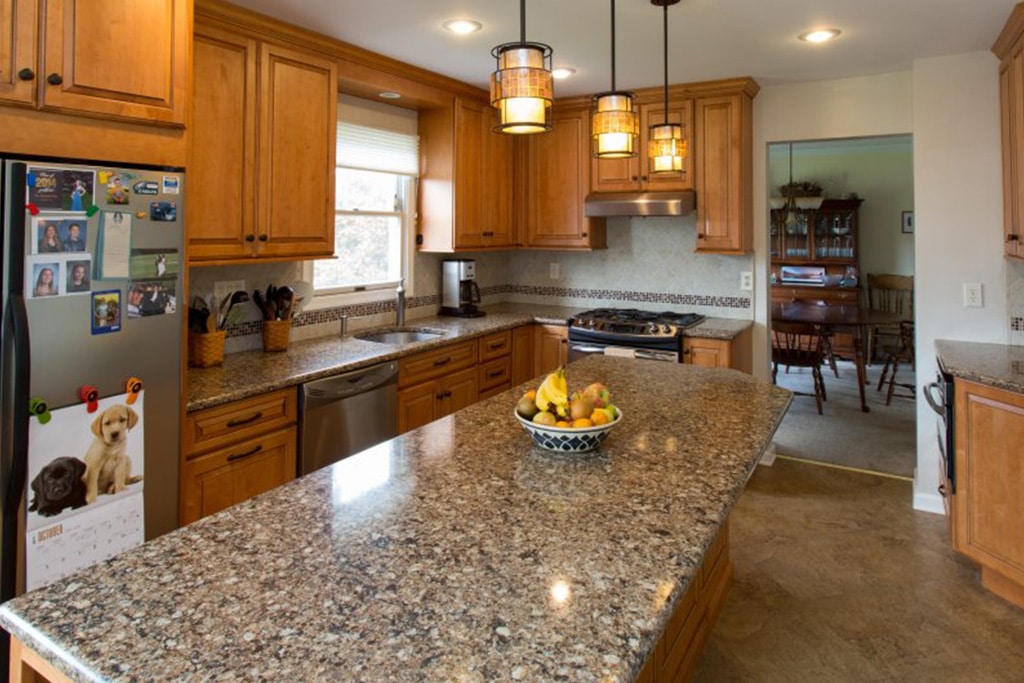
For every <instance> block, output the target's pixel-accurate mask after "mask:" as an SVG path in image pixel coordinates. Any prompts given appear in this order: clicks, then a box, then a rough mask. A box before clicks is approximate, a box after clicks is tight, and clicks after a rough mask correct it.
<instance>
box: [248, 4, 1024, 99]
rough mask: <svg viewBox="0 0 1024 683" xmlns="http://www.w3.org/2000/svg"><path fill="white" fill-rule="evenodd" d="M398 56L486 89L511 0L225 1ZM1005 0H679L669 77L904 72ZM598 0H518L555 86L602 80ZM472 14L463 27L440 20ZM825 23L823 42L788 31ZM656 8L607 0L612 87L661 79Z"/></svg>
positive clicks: (559, 90) (590, 88) (603, 23)
mask: <svg viewBox="0 0 1024 683" xmlns="http://www.w3.org/2000/svg"><path fill="white" fill-rule="evenodd" d="M232 1H233V2H234V3H235V4H238V5H241V6H243V7H247V8H249V9H252V10H255V11H258V12H261V13H264V14H268V15H270V16H273V17H276V18H278V19H281V20H283V21H285V22H288V23H291V24H295V25H298V26H302V27H305V28H308V29H311V30H314V31H317V32H319V33H323V34H327V35H329V36H332V37H334V38H338V39H340V40H343V41H346V42H349V43H353V44H355V45H358V46H360V47H364V48H367V49H369V50H372V51H374V52H378V53H381V54H384V55H387V56H389V57H393V58H395V59H398V60H400V61H403V62H408V63H410V64H415V65H417V66H420V67H424V68H426V69H429V70H431V71H436V72H438V73H441V74H444V75H447V76H451V77H452V78H455V79H458V80H460V81H464V82H466V83H470V84H472V85H475V86H478V87H480V88H486V87H487V83H488V78H489V76H490V73H491V72H492V71H493V70H494V66H495V65H494V59H493V58H492V57H491V55H490V51H491V48H493V47H494V46H495V45H498V44H501V43H507V42H515V41H517V40H519V3H518V2H516V1H515V0H373V1H372V2H368V1H367V0H359V1H358V2H356V0H232ZM1016 3H1017V0H814V1H813V2H811V1H810V0H771V1H766V0H681V1H680V2H679V3H678V4H676V5H674V6H672V7H670V8H669V11H668V22H669V81H670V82H671V83H687V82H695V81H704V80H712V79H718V78H732V77H736V76H752V77H753V78H754V79H755V80H756V81H757V82H758V83H760V84H761V85H762V86H766V85H777V84H783V83H793V82H801V81H811V80H821V79H832V78H843V77H849V76H861V75H870V74H878V73H887V72H892V71H901V70H906V69H909V68H910V66H911V63H912V61H913V60H914V59H916V58H922V57H937V56H942V55H950V54H958V53H962V52H973V51H986V50H988V49H989V48H990V47H991V46H992V43H993V41H994V40H995V38H996V36H997V35H998V33H999V31H1000V29H1001V28H1002V26H1003V23H1004V22H1005V21H1006V18H1007V17H1008V16H1009V14H1010V11H1011V10H1012V8H1013V6H1014V5H1015V4H1016ZM610 15H611V10H610V2H608V1H606V0H528V2H527V3H526V39H527V40H528V41H535V42H543V43H547V44H549V45H551V47H552V48H553V50H554V65H555V66H556V67H557V66H563V65H564V66H570V67H573V68H575V69H576V74H575V75H574V76H573V77H572V78H570V79H568V80H562V81H557V82H556V85H555V95H556V97H559V96H572V95H581V94H591V93H595V92H600V91H603V90H608V89H609V88H610V85H611V49H610V48H611V35H610V31H611V28H610ZM457 18H465V19H475V20H476V21H479V22H481V23H482V24H483V29H482V30H481V31H479V32H477V33H474V34H470V35H463V36H459V35H455V34H452V33H449V32H447V31H445V30H444V29H443V28H442V27H441V23H442V22H443V21H446V20H448V19H457ZM821 27H837V28H839V29H841V30H842V35H841V36H840V37H839V38H838V39H837V40H835V41H832V42H831V43H828V44H825V45H813V44H810V43H804V42H801V41H798V40H797V39H796V36H797V34H800V33H803V32H805V31H808V30H811V29H814V28H821ZM662 50H663V45H662V10H661V8H660V7H655V6H653V5H652V4H651V1H650V0H618V2H617V3H616V60H617V63H616V75H617V79H616V81H617V82H616V85H617V87H618V88H620V89H631V88H642V87H648V86H658V85H661V84H662V82H663V80H662V79H663V63H662Z"/></svg>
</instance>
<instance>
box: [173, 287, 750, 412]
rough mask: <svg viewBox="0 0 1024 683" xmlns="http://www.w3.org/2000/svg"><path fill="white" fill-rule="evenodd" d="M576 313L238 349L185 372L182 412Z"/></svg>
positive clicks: (489, 318)
mask: <svg viewBox="0 0 1024 683" xmlns="http://www.w3.org/2000/svg"><path fill="white" fill-rule="evenodd" d="M581 310H582V309H580V308H568V307H561V306H539V305H531V304H497V305H495V306H488V307H486V309H485V311H486V313H487V315H485V316H483V317H482V318H453V317H449V316H433V317H428V318H417V319H415V320H408V321H406V322H407V324H406V325H405V327H406V328H408V329H429V330H437V331H440V332H443V333H444V336H442V337H441V338H439V339H435V340H430V341H424V342H416V343H413V344H404V345H400V346H399V345H391V344H378V343H376V342H368V341H361V340H359V339H356V338H355V336H354V334H361V333H363V332H367V331H369V330H359V331H358V332H354V333H352V334H349V335H347V336H345V337H340V338H339V337H336V336H330V337H319V338H317V339H311V340H308V341H300V342H293V343H291V344H290V345H289V347H288V351H286V352H283V353H264V352H263V351H244V352H241V353H231V354H227V355H226V356H225V357H224V363H223V364H222V365H217V366H214V367H212V368H189V370H188V376H187V380H186V384H187V386H186V394H187V396H186V400H185V409H186V411H187V412H190V413H191V412H194V411H196V410H202V409H204V408H212V407H214V406H218V405H222V404H225V403H230V402H231V401H238V400H241V399H244V398H249V397H251V396H257V395H259V394H263V393H266V392H268V391H274V390H277V389H284V388H286V387H291V386H295V385H297V384H302V383H304V382H310V381H312V380H315V379H320V378H322V377H329V376H331V375H336V374H338V373H341V372H346V371H348V370H356V369H358V368H361V367H366V366H368V365H373V364H374V363H381V362H384V361H389V360H394V359H396V358H401V357H402V356H407V355H409V354H411V353H418V352H421V351H428V350H430V349H433V348H437V347H440V346H444V345H446V344H451V343H454V342H458V341H465V340H468V339H472V338H474V337H481V336H484V335H487V334H492V333H494V332H501V331H502V330H508V329H512V328H513V327H519V326H520V325H528V324H531V323H542V324H552V325H565V324H566V320H568V318H569V317H571V316H572V315H574V314H576V313H579V312H580V311H581ZM752 324H753V323H752V322H751V321H749V320H734V319H729V318H707V319H706V320H705V321H704V322H703V323H702V324H700V325H697V326H695V327H692V328H690V329H688V330H686V331H685V332H684V334H685V335H687V336H696V337H708V338H714V339H732V338H733V337H735V336H736V335H737V334H739V333H740V332H742V331H743V330H745V329H746V328H748V327H750V326H751V325H752Z"/></svg>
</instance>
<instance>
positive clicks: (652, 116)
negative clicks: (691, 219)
mask: <svg viewBox="0 0 1024 683" xmlns="http://www.w3.org/2000/svg"><path fill="white" fill-rule="evenodd" d="M664 111H665V105H664V103H661V104H645V105H644V106H643V107H641V108H640V137H641V140H643V144H642V145H641V146H640V157H639V161H640V168H641V169H642V172H641V174H640V180H641V182H642V187H643V189H645V190H649V191H652V192H663V191H676V192H677V191H680V190H692V189H693V154H694V149H693V101H692V100H683V101H675V102H673V101H670V102H669V103H668V118H669V122H670V123H679V124H682V126H683V137H684V138H685V139H686V140H687V145H686V150H687V154H686V158H685V159H684V160H683V170H682V172H680V173H666V174H664V175H662V174H653V173H651V169H650V168H649V166H648V159H649V157H648V156H647V143H648V141H649V137H648V135H649V133H650V127H651V126H652V125H656V124H659V123H664V122H665V115H664Z"/></svg>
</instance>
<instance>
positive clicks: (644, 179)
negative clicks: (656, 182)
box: [640, 175, 647, 183]
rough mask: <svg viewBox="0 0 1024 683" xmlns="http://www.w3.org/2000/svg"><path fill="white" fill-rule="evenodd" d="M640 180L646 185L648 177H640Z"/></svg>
mask: <svg viewBox="0 0 1024 683" xmlns="http://www.w3.org/2000/svg"><path fill="white" fill-rule="evenodd" d="M640 180H642V181H644V182H645V183H646V182H647V176H645V175H642V176H640Z"/></svg>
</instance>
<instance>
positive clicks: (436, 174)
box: [418, 97, 515, 252]
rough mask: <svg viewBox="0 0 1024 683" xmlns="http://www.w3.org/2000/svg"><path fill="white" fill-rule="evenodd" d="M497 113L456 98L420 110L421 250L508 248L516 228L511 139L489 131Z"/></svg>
mask: <svg viewBox="0 0 1024 683" xmlns="http://www.w3.org/2000/svg"><path fill="white" fill-rule="evenodd" d="M493 118H494V110H493V109H492V108H491V107H490V106H489V105H488V104H487V103H485V102H482V101H477V100H470V99H467V98H463V97H457V98H455V100H454V103H453V105H452V107H450V108H449V107H444V108H435V109H425V110H423V111H421V112H420V117H419V132H420V145H421V146H420V152H421V158H422V172H421V174H420V196H419V199H420V212H419V213H420V226H419V238H418V244H419V248H420V250H421V251H439V252H453V251H460V250H465V249H472V250H477V251H479V250H485V249H497V248H507V247H510V246H513V245H514V244H515V235H514V233H513V230H512V181H513V174H512V143H513V140H512V137H511V136H509V135H500V134H498V133H493V132H491V125H492V123H493Z"/></svg>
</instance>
